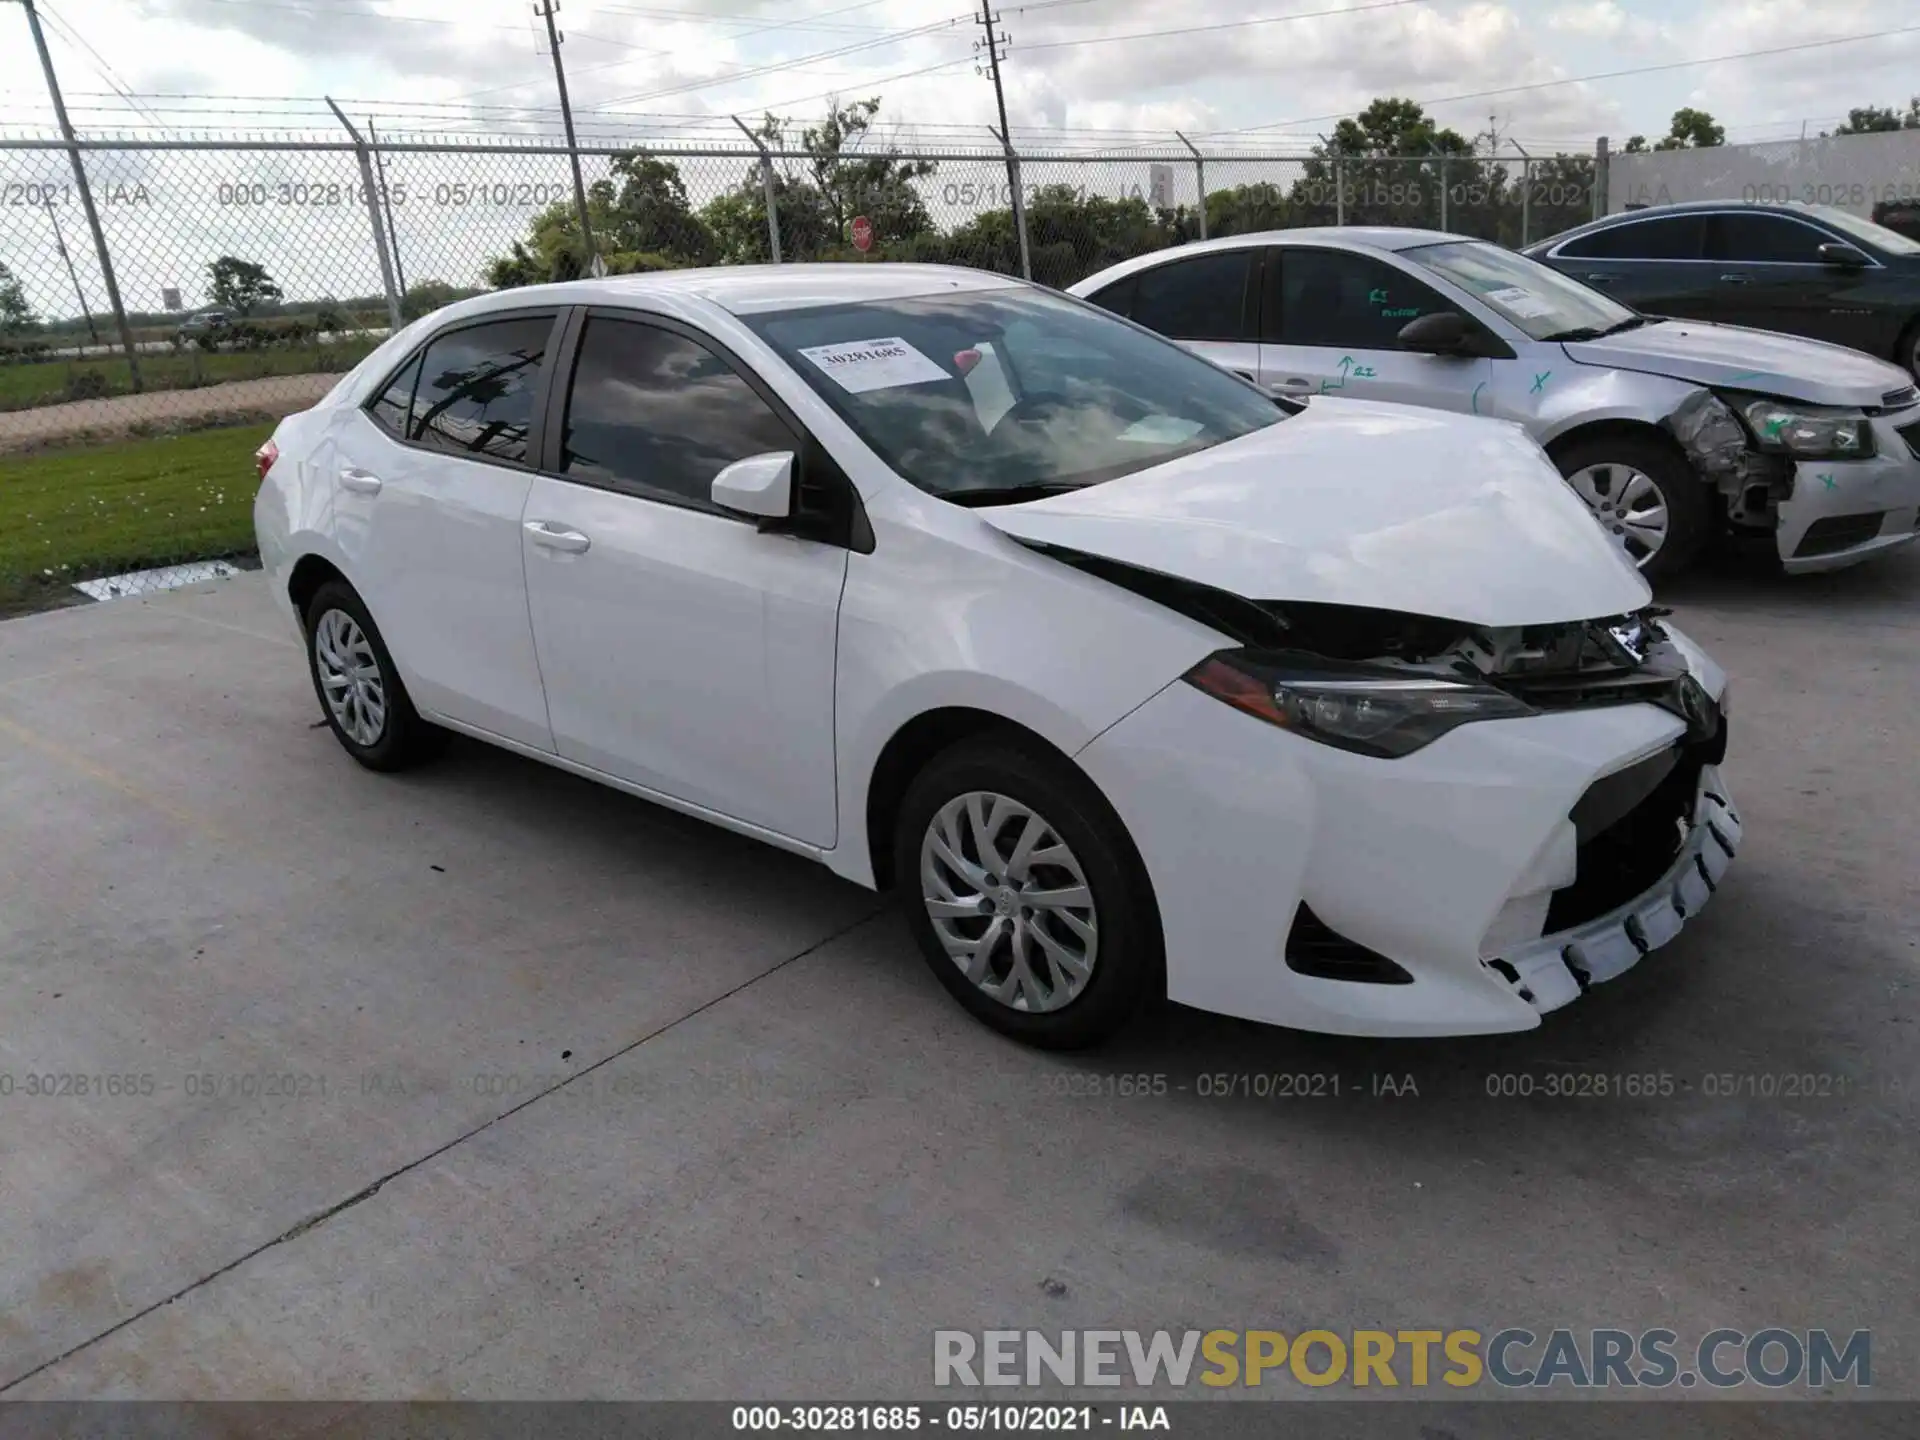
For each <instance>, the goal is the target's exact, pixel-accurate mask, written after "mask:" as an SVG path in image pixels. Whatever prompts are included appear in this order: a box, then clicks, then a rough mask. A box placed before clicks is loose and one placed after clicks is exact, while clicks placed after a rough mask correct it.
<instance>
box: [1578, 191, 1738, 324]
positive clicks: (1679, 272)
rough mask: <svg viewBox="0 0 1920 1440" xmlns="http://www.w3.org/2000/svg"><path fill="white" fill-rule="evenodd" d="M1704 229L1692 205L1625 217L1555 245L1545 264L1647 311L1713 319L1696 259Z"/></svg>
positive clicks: (1708, 289)
mask: <svg viewBox="0 0 1920 1440" xmlns="http://www.w3.org/2000/svg"><path fill="white" fill-rule="evenodd" d="M1706 228H1707V221H1706V216H1705V215H1703V214H1701V213H1700V212H1698V211H1692V210H1688V211H1682V212H1680V213H1678V214H1667V215H1649V216H1647V217H1646V218H1645V219H1644V220H1626V221H1622V222H1620V223H1619V224H1615V225H1608V226H1605V227H1604V228H1602V229H1599V230H1592V231H1589V232H1588V233H1587V234H1585V235H1581V236H1577V237H1575V238H1574V239H1572V240H1569V241H1567V242H1566V243H1565V244H1564V245H1560V246H1557V247H1555V249H1554V250H1553V252H1552V254H1551V255H1550V256H1549V257H1548V261H1547V263H1548V264H1550V265H1552V266H1553V267H1554V268H1555V269H1557V270H1560V271H1562V272H1564V273H1565V274H1568V275H1571V276H1572V277H1573V278H1574V279H1576V280H1579V281H1581V282H1583V283H1584V284H1587V285H1591V286H1593V287H1594V288H1595V289H1596V290H1601V291H1604V292H1605V293H1606V294H1608V295H1611V296H1612V297H1613V298H1614V299H1616V300H1618V301H1619V302H1620V303H1621V304H1622V305H1631V306H1632V307H1633V308H1634V309H1636V310H1643V311H1645V312H1646V313H1647V314H1649V315H1673V316H1678V317H1680V318H1682V319H1688V320H1711V319H1716V318H1718V317H1717V316H1715V315H1714V314H1713V313H1712V312H1713V307H1714V296H1715V291H1714V287H1713V285H1712V283H1711V280H1710V276H1709V273H1708V270H1707V267H1706V266H1704V265H1703V264H1702V263H1701V260H1702V254H1703V246H1704V239H1705V235H1706Z"/></svg>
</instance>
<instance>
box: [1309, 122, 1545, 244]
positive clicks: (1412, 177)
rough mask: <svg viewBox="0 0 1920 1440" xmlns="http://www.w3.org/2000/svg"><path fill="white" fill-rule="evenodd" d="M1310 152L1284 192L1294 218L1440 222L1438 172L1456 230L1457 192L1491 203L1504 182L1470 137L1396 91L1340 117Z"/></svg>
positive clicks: (1315, 221) (1468, 199)
mask: <svg viewBox="0 0 1920 1440" xmlns="http://www.w3.org/2000/svg"><path fill="white" fill-rule="evenodd" d="M1313 153H1314V158H1313V159H1311V160H1309V161H1307V163H1306V167H1305V169H1306V173H1305V176H1304V178H1302V179H1301V180H1299V181H1296V182H1295V184H1294V186H1293V190H1292V193H1291V195H1290V197H1289V198H1290V200H1291V202H1292V215H1293V221H1294V223H1295V224H1305V225H1330V224H1332V223H1334V221H1335V219H1336V218H1339V217H1342V216H1344V218H1345V219H1346V222H1347V223H1348V224H1350V225H1351V224H1361V225H1368V224H1372V225H1438V224H1439V223H1440V211H1441V207H1440V192H1441V189H1442V176H1443V175H1444V177H1445V186H1444V188H1445V189H1446V191H1447V194H1448V200H1449V205H1448V210H1447V223H1448V228H1450V229H1461V228H1464V227H1463V226H1461V225H1460V224H1459V223H1458V222H1457V220H1456V218H1455V215H1454V209H1455V205H1454V204H1453V202H1454V200H1455V199H1456V197H1457V198H1458V200H1459V202H1460V203H1468V202H1477V203H1482V204H1493V205H1496V206H1497V205H1498V204H1499V203H1501V197H1503V196H1504V194H1505V191H1506V188H1507V177H1506V171H1505V169H1504V168H1502V167H1499V166H1486V167H1482V166H1481V165H1480V164H1479V163H1478V162H1475V161H1473V160H1472V159H1471V157H1472V155H1473V142H1472V141H1470V140H1468V139H1467V137H1466V136H1464V135H1462V134H1461V133H1460V132H1459V131H1458V130H1453V129H1443V128H1441V127H1440V126H1438V125H1436V124H1435V123H1434V121H1433V119H1432V118H1431V117H1430V116H1429V115H1428V114H1427V112H1426V111H1425V110H1424V109H1423V108H1422V107H1421V106H1420V104H1419V103H1418V102H1417V101H1414V100H1405V99H1400V98H1398V97H1385V98H1382V99H1378V100H1375V101H1374V102H1373V103H1372V104H1370V105H1368V106H1367V108H1366V109H1364V110H1362V111H1361V112H1360V113H1359V114H1358V115H1356V116H1354V117H1353V118H1352V119H1349V120H1342V121H1341V122H1340V123H1339V124H1338V125H1336V126H1334V127H1333V135H1332V137H1331V139H1330V141H1329V143H1328V144H1326V145H1322V146H1316V147H1315V148H1314V152H1313ZM1442 157H1445V159H1444V160H1443V159H1442ZM1336 159H1337V160H1339V161H1340V162H1342V163H1341V164H1340V165H1339V166H1338V167H1337V168H1336V165H1335V161H1336ZM1349 160H1358V161H1364V162H1367V163H1365V164H1357V165H1356V164H1346V163H1344V162H1346V161H1349Z"/></svg>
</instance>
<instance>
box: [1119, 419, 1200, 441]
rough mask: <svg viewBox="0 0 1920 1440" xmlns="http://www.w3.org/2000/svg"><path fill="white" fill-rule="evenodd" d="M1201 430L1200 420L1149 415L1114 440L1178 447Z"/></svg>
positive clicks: (1128, 427) (1134, 423) (1135, 422)
mask: <svg viewBox="0 0 1920 1440" xmlns="http://www.w3.org/2000/svg"><path fill="white" fill-rule="evenodd" d="M1200 429H1201V422H1200V421H1198V420H1182V419H1181V418H1180V417H1179V416H1178V415H1148V416H1145V417H1143V418H1141V419H1139V420H1136V421H1134V422H1133V424H1131V425H1129V426H1127V428H1126V429H1124V430H1122V431H1121V432H1120V433H1119V434H1118V435H1116V436H1114V437H1113V438H1114V439H1116V440H1130V441H1133V442H1134V443H1136V444H1140V445H1178V444H1181V443H1182V442H1184V441H1187V440H1191V439H1192V438H1193V437H1194V436H1196V435H1198V434H1199V433H1200Z"/></svg>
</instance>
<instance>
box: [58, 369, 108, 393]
mask: <svg viewBox="0 0 1920 1440" xmlns="http://www.w3.org/2000/svg"><path fill="white" fill-rule="evenodd" d="M106 395H107V377H106V376H104V375H102V374H101V373H100V372H99V371H98V370H75V371H72V372H71V373H69V374H68V376H67V399H69V400H103V399H105V398H106Z"/></svg>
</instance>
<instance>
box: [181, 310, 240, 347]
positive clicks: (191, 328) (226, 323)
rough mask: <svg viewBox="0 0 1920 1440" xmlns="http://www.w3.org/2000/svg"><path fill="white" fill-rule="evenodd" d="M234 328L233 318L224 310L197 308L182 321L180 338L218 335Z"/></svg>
mask: <svg viewBox="0 0 1920 1440" xmlns="http://www.w3.org/2000/svg"><path fill="white" fill-rule="evenodd" d="M232 328H233V319H232V317H231V316H229V315H228V314H227V312H226V311H224V310H197V311H195V312H194V313H193V314H191V315H189V316H187V318H186V319H184V320H182V321H181V322H180V338H181V339H182V340H195V339H198V338H199V337H200V336H202V335H218V334H220V333H221V332H223V331H226V330H230V329H232Z"/></svg>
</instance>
